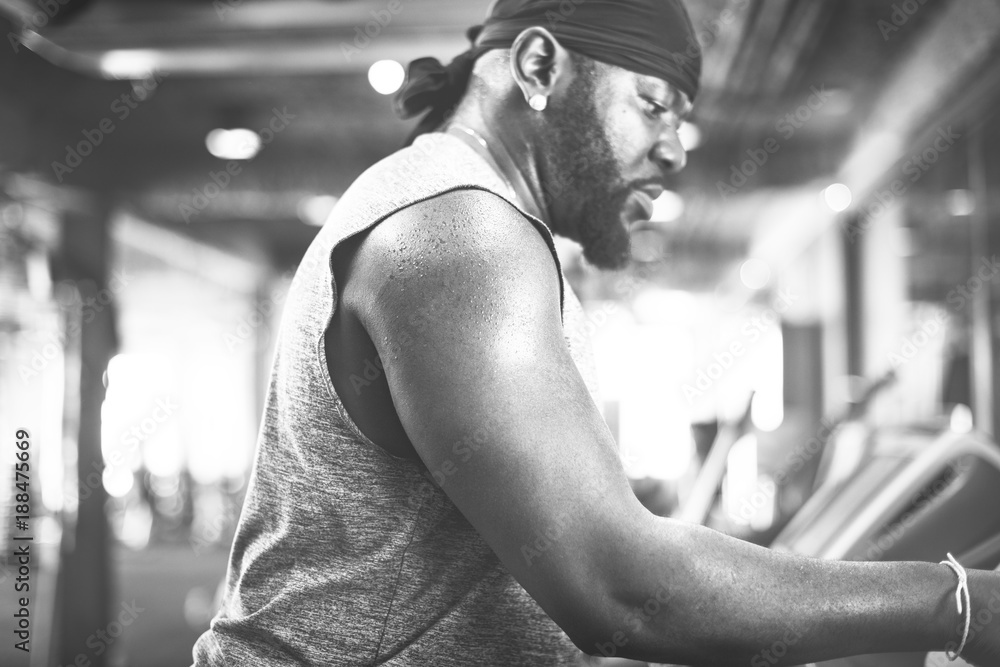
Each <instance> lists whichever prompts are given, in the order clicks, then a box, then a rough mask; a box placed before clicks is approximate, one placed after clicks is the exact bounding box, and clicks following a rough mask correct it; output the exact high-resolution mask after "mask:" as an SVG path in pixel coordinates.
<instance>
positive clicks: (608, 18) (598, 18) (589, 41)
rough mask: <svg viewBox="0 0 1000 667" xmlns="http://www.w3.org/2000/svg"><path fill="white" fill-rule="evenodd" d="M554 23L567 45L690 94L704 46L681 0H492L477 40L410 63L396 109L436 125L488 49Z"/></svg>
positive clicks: (473, 32)
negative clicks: (442, 56) (443, 58)
mask: <svg viewBox="0 0 1000 667" xmlns="http://www.w3.org/2000/svg"><path fill="white" fill-rule="evenodd" d="M532 26H539V27H543V28H546V29H548V30H549V32H551V33H552V34H553V35H554V36H555V38H556V39H558V40H559V43H560V44H562V45H563V46H564V47H565V48H567V49H569V50H570V51H574V52H576V53H579V54H581V55H584V56H588V57H590V58H593V59H594V60H598V61H600V62H603V63H607V64H609V65H617V66H618V67H622V68H624V69H627V70H629V71H632V72H636V73H638V74H648V75H650V76H655V77H658V78H661V79H664V80H666V81H667V82H668V83H671V84H673V85H674V86H675V87H677V88H678V89H679V90H681V91H682V92H684V93H685V94H687V96H688V97H689V98H690V99H691V100H692V101H693V100H694V98H695V95H696V94H697V93H698V79H699V77H700V75H701V47H700V45H699V44H698V40H697V38H696V37H695V33H694V28H693V26H692V25H691V19H690V17H689V16H688V13H687V10H686V9H685V8H684V5H683V3H682V2H681V0H495V2H494V5H493V11H492V13H491V14H490V16H489V17H488V18H487V19H486V22H485V23H484V24H483V25H482V26H474V27H472V28H470V29H469V32H468V38H469V41H470V42H472V48H470V49H469V50H468V51H466V52H465V53H463V54H461V55H459V56H458V57H457V58H455V59H454V60H452V61H451V63H450V64H449V65H447V66H444V65H442V64H441V63H440V62H439V61H438V60H437V59H435V58H420V59H418V60H414V61H413V62H412V63H410V67H409V70H408V72H407V77H406V83H405V84H404V85H403V87H402V88H401V89H400V91H399V92H398V93H396V97H395V103H396V113H397V114H398V115H399V116H400V117H401V118H412V117H413V116H416V115H418V114H420V113H422V112H424V111H428V113H427V115H426V116H425V117H424V119H423V120H422V121H421V122H420V124H419V126H418V127H417V129H416V131H415V132H414V134H413V135H412V136H411V137H410V139H411V141H412V139H413V137H415V136H417V135H419V134H423V133H424V132H431V131H433V130H434V129H435V128H437V127H438V126H440V125H441V123H443V122H444V120H445V119H446V118H447V116H448V115H449V114H450V113H451V112H452V111H453V110H454V109H455V107H456V106H457V105H458V103H459V101H460V100H461V99H462V96H463V95H464V94H465V90H466V88H467V87H468V84H469V77H470V76H471V75H472V68H473V66H474V65H475V62H476V60H477V59H478V58H479V56H481V55H482V54H483V53H485V52H487V51H489V50H491V49H501V48H509V47H510V46H511V45H512V44H513V43H514V39H515V38H516V37H517V36H518V35H519V34H520V33H521V32H522V31H524V30H525V29H526V28H530V27H532Z"/></svg>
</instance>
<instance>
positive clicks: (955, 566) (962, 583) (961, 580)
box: [940, 554, 972, 662]
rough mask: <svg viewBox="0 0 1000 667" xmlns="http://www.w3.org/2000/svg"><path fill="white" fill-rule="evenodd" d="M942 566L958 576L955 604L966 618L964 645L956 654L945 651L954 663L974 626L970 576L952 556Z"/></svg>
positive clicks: (959, 646)
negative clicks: (971, 627) (970, 596)
mask: <svg viewBox="0 0 1000 667" xmlns="http://www.w3.org/2000/svg"><path fill="white" fill-rule="evenodd" d="M940 564H941V565H947V566H948V567H950V568H951V569H952V570H954V571H955V574H957V575H958V588H956V589H955V604H956V605H957V607H958V613H959V614H962V615H963V616H964V617H965V630H964V632H962V643H961V644H959V645H958V650H956V651H954V652H952V651H948V650H946V651H945V655H947V656H948V660H951V661H952V662H954V661H955V660H957V659H958V656H960V655H962V650H963V649H964V648H965V642H967V641H968V640H969V625H971V624H972V600H971V599H970V598H969V575H968V573H967V572H966V571H965V568H964V567H962V566H961V565H960V564H959V562H958V561H957V560H955V557H954V556H952V555H951V554H948V560H943V561H941V563H940ZM963 596H964V599H963Z"/></svg>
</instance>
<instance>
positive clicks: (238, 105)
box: [0, 0, 1000, 667]
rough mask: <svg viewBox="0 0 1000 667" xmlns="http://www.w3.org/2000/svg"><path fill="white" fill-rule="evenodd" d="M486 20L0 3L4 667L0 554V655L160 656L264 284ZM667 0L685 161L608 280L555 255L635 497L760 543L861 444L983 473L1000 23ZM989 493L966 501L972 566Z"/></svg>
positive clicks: (194, 600) (219, 503)
mask: <svg viewBox="0 0 1000 667" xmlns="http://www.w3.org/2000/svg"><path fill="white" fill-rule="evenodd" d="M488 4H489V3H488V1H487V0H393V1H392V2H390V1H388V0H366V1H361V0H339V1H335V0H214V1H213V2H209V1H208V0H172V1H170V2H167V1H166V0H142V1H135V0H133V1H132V2H126V1H124V0H0V35H3V40H2V42H3V43H2V44H0V461H2V469H3V471H4V472H3V474H2V475H0V544H2V545H3V548H4V553H5V554H10V553H11V552H12V551H13V550H14V549H15V548H16V546H15V545H17V544H23V542H20V541H17V540H15V538H16V537H18V536H21V537H24V536H25V535H30V536H31V537H33V540H32V542H31V544H32V546H31V549H32V565H31V567H32V570H31V582H30V583H31V595H32V598H31V607H30V609H31V614H32V616H31V639H30V641H31V644H30V646H31V653H30V654H25V653H23V652H21V651H18V650H16V649H14V648H13V646H12V644H13V642H12V641H11V640H10V637H11V634H10V628H8V627H7V626H8V625H12V621H11V620H10V619H11V618H12V614H13V613H14V612H15V611H16V609H17V600H16V598H17V596H16V595H15V593H14V582H15V579H16V577H17V574H18V572H17V568H18V565H17V563H16V562H15V559H13V558H10V557H7V558H5V559H0V587H2V588H0V590H2V591H3V593H2V595H0V618H3V619H7V620H4V621H2V623H0V625H2V628H0V629H2V635H3V636H4V637H7V639H5V640H4V642H3V645H0V664H3V665H11V666H20V665H29V664H30V665H31V666H32V667H35V666H40V665H69V664H79V665H108V666H119V665H131V666H145V667H161V666H163V667H167V666H175V665H188V664H190V661H191V646H192V644H193V643H194V641H195V639H196V638H197V636H198V635H199V634H200V633H201V632H203V631H204V630H205V629H206V628H207V627H208V622H209V620H210V618H211V616H212V614H213V613H214V609H215V604H216V603H217V600H216V596H217V590H218V585H219V583H220V581H221V580H222V577H223V576H224V574H225V567H226V559H227V555H228V550H229V546H230V542H231V539H232V535H233V531H234V528H235V523H236V521H237V520H238V517H239V511H240V507H241V502H242V498H243V493H244V490H245V485H246V481H247V478H248V475H249V471H250V467H251V464H252V460H253V449H254V443H255V438H256V433H257V428H258V425H259V421H260V414H261V409H262V405H263V397H264V390H265V386H266V382H267V379H268V373H269V366H270V360H271V354H272V350H273V343H274V339H273V336H274V334H275V333H276V331H277V323H278V321H279V318H280V316H281V311H282V303H283V300H284V295H285V293H286V292H287V289H288V287H289V284H290V282H291V277H292V275H293V274H294V271H295V269H296V266H297V264H298V262H299V261H300V260H301V258H302V256H303V254H304V252H305V250H306V248H307V246H308V244H309V243H310V241H311V239H312V238H313V237H314V236H315V234H316V233H317V231H318V228H319V226H320V225H322V223H323V222H324V220H325V219H326V216H327V214H328V213H329V211H330V210H331V208H332V207H333V206H334V205H335V204H336V201H337V198H338V196H339V195H341V194H342V193H343V192H344V190H345V189H346V188H347V187H348V186H349V185H350V183H351V182H352V180H353V179H354V178H355V177H357V175H359V174H360V173H361V172H362V171H363V170H364V169H366V168H367V167H369V166H370V165H372V164H373V163H375V162H376V161H378V160H379V159H381V158H383V157H385V156H386V155H388V154H390V153H392V152H393V151H394V150H396V149H397V148H399V147H400V146H401V144H402V142H403V140H404V138H405V137H406V135H407V133H408V131H409V130H410V128H411V125H410V124H408V123H403V122H400V121H398V120H397V119H396V118H395V117H394V115H393V113H392V104H391V97H390V96H391V94H392V93H393V92H394V91H395V90H396V89H397V88H398V87H399V85H400V84H401V82H402V77H403V65H405V64H406V63H407V62H409V61H410V60H412V59H414V58H417V57H422V56H427V55H434V56H437V57H439V58H441V59H442V60H445V61H446V62H447V60H448V59H450V58H451V57H453V56H454V55H456V54H458V53H459V52H461V51H463V50H465V48H466V43H465V38H464V32H465V30H466V28H468V27H469V26H470V25H473V24H476V23H479V22H481V21H482V19H483V17H484V15H485V12H486V9H487V5H488ZM687 4H688V6H689V7H690V10H691V14H692V18H693V21H694V24H695V26H696V28H697V30H698V39H699V41H700V42H701V44H702V46H703V48H704V51H705V69H704V77H703V92H702V94H701V96H700V98H699V100H698V101H697V103H696V105H695V112H694V114H693V117H692V118H691V121H690V122H689V123H687V124H686V125H685V127H684V128H683V140H684V143H685V145H686V147H687V148H688V150H689V151H690V153H689V166H688V168H687V169H686V170H685V171H684V172H683V173H681V174H680V175H678V176H676V177H675V178H673V180H672V187H671V189H670V191H669V192H667V193H666V194H665V195H664V196H663V197H662V198H660V199H659V200H658V201H657V202H656V214H655V216H654V219H653V221H652V222H650V223H649V224H647V225H644V226H642V227H641V228H640V229H637V230H636V231H634V233H633V248H634V255H635V261H634V263H633V265H632V267H631V268H629V269H628V270H626V271H623V272H621V273H617V274H608V273H600V272H597V271H595V270H593V269H592V268H590V267H588V266H587V265H585V264H584V263H583V261H582V259H581V257H580V253H579V250H578V249H577V248H576V247H575V246H573V245H572V244H569V243H567V244H561V245H560V254H561V256H562V258H563V261H564V267H565V271H566V274H567V276H568V278H569V279H570V281H571V282H572V283H573V285H574V287H575V288H576V290H577V292H578V294H579V295H580V298H581V300H582V301H583V303H584V305H585V307H586V309H587V311H588V313H589V316H590V321H591V325H592V326H590V327H589V336H590V338H591V341H592V344H593V345H594V347H595V350H596V354H597V360H598V365H599V370H600V374H601V381H602V389H603V393H604V401H603V405H602V406H601V407H602V409H603V411H604V414H605V417H606V419H607V421H608V424H609V425H610V426H611V429H612V432H613V433H614V434H615V437H616V438H617V439H618V441H619V444H620V446H621V448H622V452H623V460H624V462H625V466H626V469H627V471H628V473H629V475H630V477H632V478H633V480H634V482H633V483H634V488H635V491H636V493H637V495H638V496H639V497H640V498H641V499H642V500H643V502H644V503H646V504H647V506H648V507H650V508H651V509H652V510H653V511H655V512H657V513H659V514H662V515H664V516H667V515H674V516H678V517H682V518H686V519H688V520H694V521H700V522H704V523H706V524H708V525H710V526H712V527H714V528H717V529H718V530H723V531H725V532H727V533H729V534H732V535H735V536H738V537H741V538H744V539H749V540H753V541H755V542H757V543H760V544H776V542H775V540H776V536H779V534H780V533H781V532H782V531H783V530H785V529H787V528H788V526H789V524H790V522H792V521H793V519H794V517H795V515H796V514H797V513H800V510H801V508H802V507H803V505H804V504H806V503H807V501H808V500H809V499H810V497H812V496H814V494H815V492H816V490H817V489H818V488H819V486H820V483H819V482H820V481H821V480H823V479H827V478H828V477H829V476H830V475H834V472H831V471H836V470H842V471H848V472H844V473H843V475H848V474H849V472H850V471H851V470H852V469H856V468H857V466H858V465H859V462H861V461H863V460H867V459H866V458H865V457H866V456H868V454H865V452H868V451H869V449H870V448H871V447H873V446H874V445H872V443H873V442H874V441H875V440H877V439H878V438H879V437H881V438H883V439H885V438H890V439H892V441H893V442H894V443H897V444H896V445H893V446H894V447H897V448H898V447H903V445H900V444H899V443H900V442H904V441H905V442H906V443H911V441H912V443H917V444H912V443H911V444H907V445H906V446H907V447H911V449H912V451H919V452H923V451H925V450H926V451H929V450H930V449H931V448H932V447H931V445H932V444H933V443H936V442H938V439H940V438H941V437H953V436H954V437H958V436H962V437H967V438H974V439H976V442H977V443H979V444H981V445H982V449H981V451H980V450H976V451H977V452H980V453H979V454H977V456H979V457H980V458H982V459H983V460H987V459H989V460H991V461H992V459H990V454H989V453H988V450H990V449H991V448H992V449H993V450H995V449H996V446H995V445H994V444H993V442H992V436H993V434H995V433H996V431H997V428H998V421H997V420H998V419H1000V412H998V410H997V400H998V396H997V380H998V378H1000V363H998V359H997V356H996V355H997V351H998V338H997V331H998V327H1000V321H998V319H997V317H998V313H1000V311H998V307H1000V300H998V295H1000V288H998V287H1000V279H998V276H1000V188H998V187H997V186H998V183H1000V151H998V149H1000V120H998V117H997V115H996V113H995V112H996V109H998V108H1000V58H998V54H997V45H998V42H1000V3H997V2H996V1H995V0H902V1H899V0H897V1H892V0H810V1H809V2H795V1H793V0H688V3H687ZM18 429H26V430H27V431H28V432H30V464H31V471H30V476H31V477H30V512H29V515H30V521H29V526H30V527H29V529H27V530H23V529H18V528H17V527H16V526H17V524H16V522H15V517H16V516H18V515H20V513H21V510H19V509H18V508H17V505H18V504H19V503H18V502H17V501H16V496H17V494H18V493H19V489H18V488H17V487H16V481H17V479H16V477H15V475H14V474H13V464H14V463H15V455H16V454H17V452H18V451H20V450H18V449H17V448H16V447H15V442H16V438H15V435H14V434H15V433H16V431H17V430H18ZM831 434H836V439H837V440H839V441H840V443H841V444H840V446H839V452H840V453H839V454H838V455H837V456H834V455H832V454H831V453H830V452H831V451H832V447H831V445H830V442H831V440H833V439H834V438H833V437H832V436H831ZM879 434H882V435H879ZM885 434H895V435H892V436H891V437H890V436H887V435H885ZM948 434H952V435H948ZM955 434H958V435H955ZM949 446H951V445H949ZM977 446H979V445H977ZM893 451H897V450H893ZM907 451H910V450H907ZM949 451H951V450H949ZM963 451H964V450H963ZM869 453H870V452H869ZM893 456H895V457H896V458H897V459H898V458H899V455H898V453H897V454H893ZM945 458H947V457H945ZM967 459H968V456H966V458H965V459H962V460H963V461H965V460H967ZM894 460H895V459H894ZM984 465H985V464H984ZM991 465H994V470H993V473H988V474H989V475H992V474H994V473H996V475H995V477H983V478H982V480H980V481H981V482H982V483H983V484H986V486H985V487H983V488H987V487H989V488H993V486H991V485H995V487H996V488H998V489H1000V484H997V481H998V480H1000V464H991ZM838 466H839V468H838ZM886 470H887V472H886V473H885V476H883V477H879V478H878V479H877V480H876V481H870V482H869V484H870V485H872V486H873V487H881V486H885V485H888V484H889V483H890V482H891V481H892V480H893V479H894V477H893V475H894V474H896V473H895V472H893V471H894V470H896V469H895V468H892V470H890V469H889V468H886ZM960 473H961V470H959V473H954V467H953V474H952V477H948V480H949V483H950V480H952V479H953V477H954V476H955V475H957V474H960ZM984 474H986V473H984ZM834 476H836V475H834ZM939 477H940V476H939ZM845 478H846V477H845ZM942 479H943V478H942ZM983 480H985V481H983ZM924 481H925V482H926V480H924ZM907 493H910V492H909V491H906V492H901V494H902V495H906V494H907ZM984 493H985V492H984ZM901 497H902V496H901ZM911 505H912V502H911ZM997 506H998V505H997V504H993V505H992V508H993V509H992V510H990V509H989V507H990V506H989V505H984V504H983V503H982V502H980V503H979V504H971V505H970V504H968V503H967V504H966V505H965V506H964V510H963V516H966V517H967V516H980V515H988V516H986V518H985V519H984V523H982V525H977V527H976V529H975V530H976V531H978V532H976V535H971V534H970V535H969V536H966V537H965V538H963V539H965V541H966V542H967V543H968V545H973V544H981V543H985V542H989V539H992V538H991V536H992V537H995V536H996V535H998V534H1000V526H997V525H996V524H997V519H996V509H995V508H996V507H997ZM830 511H832V512H835V513H836V512H840V513H841V514H842V515H844V516H847V515H851V514H853V513H856V512H858V511H859V510H858V508H857V507H853V508H852V507H841V508H840V509H835V510H830ZM893 511H894V512H895V511H897V510H893ZM970 521H971V519H970ZM812 523H815V522H812ZM883 523H884V524H885V525H889V523H891V522H883ZM963 525H965V524H963ZM883 527H884V526H883ZM793 528H794V525H793ZM873 530H874V529H873ZM859 535H860V533H859ZM871 535H874V533H871V532H869V533H865V536H867V537H865V539H871V540H874V539H875V538H873V537H871ZM956 539H958V538H956ZM779 541H780V540H779ZM861 541H863V540H861V538H859V544H860V542H861ZM875 544H876V545H879V544H881V543H878V542H876V543H875ZM991 544H994V547H996V540H995V539H994V540H993V542H991ZM855 546H856V545H855ZM881 548H882V550H883V551H885V550H886V548H885V547H884V545H882V547H881ZM970 548H971V546H970ZM858 549H860V547H857V546H856V548H855V551H856V552H857V550H858ZM803 550H805V551H808V549H805V548H803ZM869 551H870V550H869ZM831 553H832V552H831ZM858 553H860V552H858ZM990 553H994V552H990ZM817 555H819V554H818V552H817ZM827 555H829V554H827ZM883 555H884V554H878V555H877V556H873V555H871V553H869V555H868V556H867V557H869V558H875V557H883ZM904 555H906V554H904ZM994 555H996V554H994ZM831 557H832V556H831ZM837 557H854V556H851V555H850V554H848V553H847V552H846V551H842V552H841V553H839V555H838V556H837ZM984 562H985V561H984ZM991 566H992V565H991Z"/></svg>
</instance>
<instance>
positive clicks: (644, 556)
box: [588, 519, 1000, 667]
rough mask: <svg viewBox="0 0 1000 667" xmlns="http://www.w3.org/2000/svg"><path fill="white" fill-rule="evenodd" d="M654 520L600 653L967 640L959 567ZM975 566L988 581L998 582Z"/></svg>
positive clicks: (830, 649) (619, 580)
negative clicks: (803, 552)
mask: <svg viewBox="0 0 1000 667" xmlns="http://www.w3.org/2000/svg"><path fill="white" fill-rule="evenodd" d="M652 531H653V532H654V533H655V535H653V536H651V539H650V540H648V541H647V542H646V543H645V544H644V546H643V547H642V550H641V551H640V552H638V553H634V554H633V556H634V557H632V558H630V559H629V564H628V566H627V567H624V568H620V570H619V572H620V574H619V575H618V576H617V577H616V579H615V582H614V583H613V584H611V585H612V588H613V590H615V589H616V590H617V591H618V592H619V593H620V594H619V595H616V596H615V597H616V598H617V599H618V600H619V601H621V604H620V605H619V606H618V607H617V608H616V609H615V611H614V614H613V618H612V619H610V629H609V630H608V632H607V635H608V636H607V637H605V638H604V639H602V640H601V641H598V642H595V645H594V647H593V648H592V650H591V652H593V653H597V654H600V653H603V654H605V655H610V654H612V653H611V652H612V651H613V652H614V654H617V655H620V656H624V657H631V658H636V659H645V660H650V661H654V662H678V663H683V664H691V665H722V664H739V665H744V666H745V665H748V664H749V665H751V666H752V667H757V666H758V665H760V666H764V665H797V664H803V663H806V662H813V661H819V660H825V659H830V658H834V657H838V656H839V657H843V656H845V655H857V654H865V653H884V652H896V651H899V652H903V651H924V650H926V651H931V650H935V651H941V650H944V648H945V647H946V645H948V643H949V642H954V646H957V644H958V641H959V640H960V639H961V635H960V633H958V632H957V631H956V628H957V627H958V625H959V623H960V622H961V620H962V619H961V616H960V615H959V614H958V612H957V610H956V606H955V589H956V585H957V578H956V576H955V574H954V572H952V571H951V570H950V569H949V568H947V567H945V566H943V565H935V564H930V563H860V562H839V561H824V560H819V559H813V558H805V557H801V556H792V555H787V554H780V553H777V552H773V551H770V550H768V549H764V548H761V547H757V546H754V545H751V544H748V543H746V542H742V541H740V540H736V539H733V538H729V537H727V536H724V535H722V534H720V533H717V532H715V531H712V530H709V529H706V528H703V527H700V526H693V525H687V524H680V523H678V522H674V521H670V520H665V519H655V520H654V523H653V527H652ZM670 554H675V556H673V557H671V556H670ZM971 575H972V573H970V582H971V579H973V578H977V581H976V582H975V583H976V585H978V586H979V589H980V592H982V587H983V586H984V585H988V583H989V582H991V581H992V580H989V582H988V581H987V580H985V579H984V577H989V576H992V575H991V574H989V573H976V577H972V576H971ZM635 582H642V583H640V584H639V585H637V586H636V585H635ZM970 585H972V584H971V583H970ZM997 588H998V589H1000V585H998V586H997ZM623 591H627V592H624V594H621V593H622V592H623ZM973 602H974V607H973V609H974V611H975V602H976V600H975V599H974V600H973ZM615 628H618V629H615ZM954 646H953V647H954ZM588 648H589V647H588Z"/></svg>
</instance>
